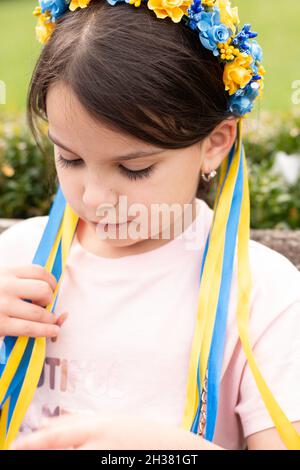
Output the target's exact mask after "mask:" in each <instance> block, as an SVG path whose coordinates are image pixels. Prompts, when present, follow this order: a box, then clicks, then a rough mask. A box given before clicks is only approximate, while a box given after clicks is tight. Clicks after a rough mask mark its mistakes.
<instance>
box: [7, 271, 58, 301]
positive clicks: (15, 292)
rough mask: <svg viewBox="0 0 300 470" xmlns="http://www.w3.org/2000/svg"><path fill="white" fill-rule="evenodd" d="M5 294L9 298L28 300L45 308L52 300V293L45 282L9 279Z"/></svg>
mask: <svg viewBox="0 0 300 470" xmlns="http://www.w3.org/2000/svg"><path fill="white" fill-rule="evenodd" d="M5 291H6V293H7V294H8V295H9V296H11V297H19V299H28V300H31V301H32V302H33V303H35V304H38V305H41V306H42V307H45V306H47V305H49V304H50V303H51V302H52V300H53V291H52V288H51V286H50V285H49V284H48V283H47V282H46V281H40V280H35V279H19V278H11V279H9V280H8V281H7V285H6V289H5Z"/></svg>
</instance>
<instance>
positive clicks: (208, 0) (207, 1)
mask: <svg viewBox="0 0 300 470" xmlns="http://www.w3.org/2000/svg"><path fill="white" fill-rule="evenodd" d="M215 2H216V0H202V5H203V6H206V7H213V6H214V4H215Z"/></svg>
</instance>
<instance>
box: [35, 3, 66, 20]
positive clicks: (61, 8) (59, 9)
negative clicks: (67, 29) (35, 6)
mask: <svg viewBox="0 0 300 470" xmlns="http://www.w3.org/2000/svg"><path fill="white" fill-rule="evenodd" d="M69 3H70V2H69V1H67V0H40V6H41V12H42V13H45V11H46V10H48V11H50V13H51V16H52V21H53V22H54V21H55V20H57V18H59V17H60V16H61V15H62V14H63V13H64V12H65V11H66V10H68V8H69Z"/></svg>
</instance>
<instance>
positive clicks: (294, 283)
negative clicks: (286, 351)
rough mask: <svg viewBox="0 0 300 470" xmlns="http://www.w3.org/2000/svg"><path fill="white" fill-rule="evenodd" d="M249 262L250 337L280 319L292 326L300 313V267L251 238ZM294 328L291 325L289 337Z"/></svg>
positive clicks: (260, 332) (265, 329)
mask: <svg viewBox="0 0 300 470" xmlns="http://www.w3.org/2000/svg"><path fill="white" fill-rule="evenodd" d="M249 263H250V268H251V276H252V286H253V288H252V294H251V304H250V317H251V322H250V325H251V326H250V328H251V331H252V335H253V336H252V338H253V341H255V340H257V339H258V338H259V337H260V336H261V335H263V334H264V333H265V332H266V331H267V330H268V329H270V327H275V324H276V323H277V325H279V324H280V323H281V321H283V322H284V323H285V324H286V325H288V323H290V325H292V324H293V325H294V327H295V326H296V324H295V322H296V323H297V322H299V315H300V271H299V270H298V269H297V267H296V266H295V265H294V264H293V263H292V262H291V261H290V260H289V259H288V258H287V257H285V256H284V255H282V254H281V253H279V252H277V251H275V250H273V249H271V248H269V247H268V246H266V245H263V244H262V243H259V242H257V241H255V240H252V239H250V242H249ZM235 275H236V276H237V270H236V271H235ZM236 281H237V278H236ZM279 319H280V321H279ZM293 331H294V333H293ZM296 331H297V330H296ZM296 331H295V330H293V328H290V335H291V337H292V336H293V334H296Z"/></svg>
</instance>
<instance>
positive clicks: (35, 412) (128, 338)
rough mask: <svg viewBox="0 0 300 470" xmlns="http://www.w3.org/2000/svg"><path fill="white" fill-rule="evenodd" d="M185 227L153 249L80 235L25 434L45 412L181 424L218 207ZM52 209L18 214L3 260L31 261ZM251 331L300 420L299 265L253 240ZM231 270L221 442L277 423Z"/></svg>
mask: <svg viewBox="0 0 300 470" xmlns="http://www.w3.org/2000/svg"><path fill="white" fill-rule="evenodd" d="M197 209H198V211H199V212H198V215H197V217H196V219H195V220H194V222H193V224H192V225H190V226H189V227H188V228H187V229H186V230H185V231H184V233H183V235H180V236H179V237H177V238H175V239H174V240H171V241H170V242H168V243H167V244H165V245H164V246H161V247H159V248H157V249H154V250H152V251H148V252H146V253H142V254H138V255H134V256H125V257H122V258H113V259H112V258H104V257H100V256H96V255H95V254H92V253H90V252H87V251H86V250H85V249H84V248H83V247H82V246H81V245H80V243H79V241H78V239H77V237H76V234H75V237H74V240H73V243H72V246H71V250H70V253H69V257H68V260H67V266H66V271H65V275H64V278H63V281H62V285H61V289H60V292H59V297H58V300H57V304H56V308H55V311H56V312H57V314H60V313H62V312H64V311H68V312H69V318H68V320H67V322H66V323H65V325H64V326H63V328H62V331H61V334H60V337H59V339H58V340H57V342H55V343H53V342H51V341H50V340H47V353H46V360H45V365H44V370H43V374H42V376H41V379H40V383H39V387H38V389H37V391H36V393H35V396H34V399H33V401H32V403H31V405H30V407H29V409H28V412H27V415H26V417H25V420H24V422H23V425H22V429H21V431H20V434H21V433H23V432H24V433H26V432H29V431H31V430H33V429H37V428H38V427H39V426H40V423H41V418H42V417H43V416H53V415H58V414H60V413H64V412H75V413H94V412H95V411H97V412H100V413H101V410H104V411H105V413H106V412H108V411H109V410H112V411H113V412H114V413H115V412H118V411H119V412H122V413H123V412H124V413H129V414H132V415H134V414H136V415H138V416H140V417H142V416H143V417H145V418H149V419H154V420H157V421H161V422H165V423H169V424H173V425H174V426H179V425H180V424H181V420H182V416H183V411H184V406H185V400H186V386H187V372H188V366H189V360H190V353H191V345H192V339H193V335H194V329H195V321H196V311H197V301H198V292H199V279H200V267H201V260H202V256H203V251H204V245H205V241H206V238H207V235H208V231H209V227H210V225H211V222H212V216H213V211H212V210H211V209H210V208H209V206H208V205H207V204H206V203H205V202H204V201H202V200H200V199H197ZM47 220H48V216H44V217H33V218H29V219H27V220H24V221H21V222H19V223H17V224H16V225H14V226H13V227H11V228H10V229H8V230H6V231H5V232H4V233H3V234H2V235H1V236H0V265H1V266H14V265H22V264H31V263H32V259H33V257H34V254H35V252H36V249H37V246H38V243H39V241H40V238H41V236H42V233H43V230H44V228H45V226H46V223H47ZM249 255H250V265H251V270H252V278H253V285H254V288H253V291H252V295H251V304H250V306H251V318H250V335H251V336H250V337H251V343H252V345H253V348H254V354H255V357H256V360H257V363H258V365H259V367H260V370H261V372H262V373H263V375H264V377H265V379H266V381H267V383H268V385H269V386H270V388H271V390H272V392H273V393H274V395H275V397H276V399H277V400H278V402H279V404H280V405H281V407H282V409H283V410H284V412H285V413H286V414H287V416H288V418H289V419H290V420H291V421H297V420H300V394H299V385H300V328H299V327H300V272H299V271H298V270H297V268H296V267H295V266H294V265H293V264H292V263H291V262H290V261H289V260H288V259H287V258H285V257H284V256H282V255H281V254H279V253H277V252H276V251H274V250H271V249H270V248H268V247H266V246H264V245H262V244H260V243H258V242H256V241H254V240H250V244H249ZM236 267H237V266H236V259H235V268H234V273H233V282H232V289H231V293H230V300H229V314H228V315H229V316H228V324H227V330H226V344H225V353H224V360H223V367H222V373H221V385H220V403H219V411H218V417H217V425H216V432H215V436H214V442H215V443H216V444H218V445H220V446H222V447H225V448H227V449H243V448H244V447H245V438H246V437H247V436H249V435H250V434H253V433H255V432H258V431H261V430H263V429H266V428H270V427H273V426H274V425H273V422H272V420H271V418H270V417H269V415H268V412H267V411H266V409H265V406H264V404H263V402H262V399H261V396H260V393H259V391H258V389H257V387H256V384H255V381H254V379H253V377H252V374H251V372H250V370H249V367H248V365H247V363H246V358H245V355H244V353H243V350H242V348H241V344H240V341H239V339H238V331H237V323H236V305H237V270H236Z"/></svg>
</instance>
